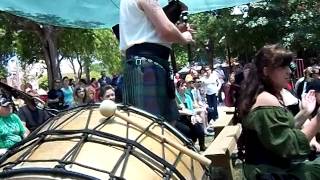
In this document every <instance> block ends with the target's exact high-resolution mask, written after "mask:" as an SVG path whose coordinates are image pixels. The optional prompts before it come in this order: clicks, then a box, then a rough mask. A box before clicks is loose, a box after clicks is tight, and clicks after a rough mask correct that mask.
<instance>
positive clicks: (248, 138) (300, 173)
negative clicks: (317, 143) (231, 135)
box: [238, 45, 320, 180]
mask: <svg viewBox="0 0 320 180" xmlns="http://www.w3.org/2000/svg"><path fill="white" fill-rule="evenodd" d="M293 60H294V56H293V54H292V53H291V52H290V51H287V50H285V49H284V48H282V47H280V46H279V45H267V46H264V47H263V48H262V49H261V50H259V52H258V53H257V54H256V56H255V62H254V66H253V67H252V69H250V72H249V75H248V77H247V79H246V80H245V81H244V84H243V86H242V90H241V96H240V100H239V104H238V105H239V107H238V108H239V118H240V119H241V121H242V128H243V131H242V133H243V135H242V136H243V139H244V140H243V145H244V147H245V155H244V158H245V166H244V175H245V176H246V178H247V179H301V180H303V179H320V159H315V160H314V161H308V160H307V156H308V154H309V153H310V150H311V149H310V146H309V142H310V140H311V139H312V138H313V137H314V136H315V135H316V133H317V131H318V130H319V128H320V114H319V113H318V114H317V115H316V116H315V117H314V118H312V119H311V120H310V123H309V124H307V125H305V126H303V127H302V128H301V129H300V128H299V129H298V128H296V127H295V119H294V117H293V115H292V114H291V113H290V111H288V110H287V109H286V108H285V106H284V103H283V97H282V96H281V93H280V91H281V90H282V89H283V88H286V87H287V83H288V80H290V74H291V70H290V69H289V64H290V63H291V61H293ZM304 105H307V106H305V107H304V108H305V110H302V111H301V112H304V113H305V114H304V115H303V116H304V117H308V116H309V115H310V114H309V113H310V111H309V110H310V109H313V108H314V106H315V105H314V104H313V103H309V104H308V103H305V104H304Z"/></svg>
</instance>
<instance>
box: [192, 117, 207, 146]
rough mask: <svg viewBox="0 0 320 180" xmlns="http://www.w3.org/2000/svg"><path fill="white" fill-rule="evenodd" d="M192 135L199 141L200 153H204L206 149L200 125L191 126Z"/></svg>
mask: <svg viewBox="0 0 320 180" xmlns="http://www.w3.org/2000/svg"><path fill="white" fill-rule="evenodd" d="M192 133H193V134H194V136H195V137H196V139H198V140H199V146H200V151H204V150H205V149H206V147H205V143H204V136H205V135H204V130H203V127H202V124H201V123H196V124H194V125H193V128H192Z"/></svg>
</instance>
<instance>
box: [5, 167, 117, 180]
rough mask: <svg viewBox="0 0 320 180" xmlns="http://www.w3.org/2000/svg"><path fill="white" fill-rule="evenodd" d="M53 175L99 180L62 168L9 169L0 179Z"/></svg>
mask: <svg viewBox="0 0 320 180" xmlns="http://www.w3.org/2000/svg"><path fill="white" fill-rule="evenodd" d="M32 174H36V175H55V176H58V177H61V178H62V177H69V178H70V177H71V178H75V179H76V178H81V179H88V180H99V179H98V178H96V177H93V176H89V175H86V174H82V173H78V172H75V171H68V170H65V169H62V168H39V167H37V168H19V169H10V170H4V171H2V172H1V173H0V178H10V177H17V176H22V175H32ZM113 178H117V179H119V180H120V179H123V178H121V177H113Z"/></svg>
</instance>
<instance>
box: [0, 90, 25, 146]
mask: <svg viewBox="0 0 320 180" xmlns="http://www.w3.org/2000/svg"><path fill="white" fill-rule="evenodd" d="M26 136H27V129H26V128H25V127H24V125H23V123H22V122H21V120H20V118H19V116H18V115H16V114H14V113H12V104H11V102H10V101H9V99H7V98H6V97H3V96H2V97H0V137H1V138H0V149H8V148H10V147H12V146H13V145H15V144H16V143H18V142H20V141H21V140H22V139H23V138H24V137H26Z"/></svg>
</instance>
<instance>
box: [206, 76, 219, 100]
mask: <svg viewBox="0 0 320 180" xmlns="http://www.w3.org/2000/svg"><path fill="white" fill-rule="evenodd" d="M202 80H203V83H204V87H205V91H206V94H207V95H212V94H218V92H219V77H218V75H217V73H215V72H214V71H213V72H212V73H211V74H210V76H209V77H203V79H202Z"/></svg>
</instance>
